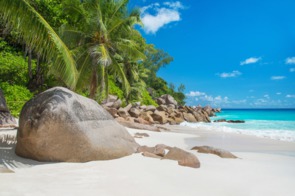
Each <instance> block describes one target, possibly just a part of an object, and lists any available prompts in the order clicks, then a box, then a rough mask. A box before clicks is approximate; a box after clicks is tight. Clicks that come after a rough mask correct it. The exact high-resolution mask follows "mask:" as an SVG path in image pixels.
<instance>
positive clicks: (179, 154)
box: [163, 147, 201, 168]
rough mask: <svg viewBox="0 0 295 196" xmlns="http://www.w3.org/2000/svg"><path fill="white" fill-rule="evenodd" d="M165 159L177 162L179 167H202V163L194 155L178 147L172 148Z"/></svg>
mask: <svg viewBox="0 0 295 196" xmlns="http://www.w3.org/2000/svg"><path fill="white" fill-rule="evenodd" d="M163 159H170V160H176V161H178V164H179V165H181V166H186V167H193V168H199V167H200V165H201V164H200V161H199V160H198V158H197V157H196V156H195V155H194V154H192V153H190V152H186V151H184V150H182V149H180V148H177V147H174V148H171V149H170V150H169V152H168V153H167V154H166V155H165V156H164V158H163Z"/></svg>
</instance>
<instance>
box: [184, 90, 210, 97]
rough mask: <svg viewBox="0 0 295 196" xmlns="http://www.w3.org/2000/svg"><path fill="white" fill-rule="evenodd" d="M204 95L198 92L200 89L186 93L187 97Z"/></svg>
mask: <svg viewBox="0 0 295 196" xmlns="http://www.w3.org/2000/svg"><path fill="white" fill-rule="evenodd" d="M203 95H206V93H203V92H200V91H191V92H190V93H188V94H186V96H188V97H199V96H203Z"/></svg>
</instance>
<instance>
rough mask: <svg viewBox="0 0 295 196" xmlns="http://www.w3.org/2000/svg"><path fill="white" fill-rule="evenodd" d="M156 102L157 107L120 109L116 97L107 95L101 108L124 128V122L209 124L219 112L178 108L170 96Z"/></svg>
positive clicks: (195, 108) (186, 107) (135, 105)
mask: <svg viewBox="0 0 295 196" xmlns="http://www.w3.org/2000/svg"><path fill="white" fill-rule="evenodd" d="M156 101H157V103H158V105H159V106H158V107H155V106H153V105H148V106H146V105H140V103H136V104H134V105H132V104H129V105H127V106H126V107H122V105H121V104H122V101H121V100H120V99H118V97H116V96H114V95H109V97H108V98H107V99H106V100H105V101H104V102H103V103H102V106H103V107H104V108H105V109H106V110H107V111H108V112H109V113H110V114H111V115H112V116H113V117H114V118H117V119H118V121H119V122H123V123H124V122H125V124H124V125H125V126H128V125H127V123H126V121H127V122H130V123H139V124H145V125H152V124H170V125H176V124H180V123H182V122H184V121H187V122H210V117H212V116H215V112H220V109H213V108H211V107H210V106H206V107H204V108H202V107H200V106H199V107H190V106H179V105H178V104H177V101H176V100H175V99H174V98H173V97H172V96H171V95H162V96H161V97H159V98H157V100H156ZM130 123H129V124H130ZM128 127H129V126H128ZM134 128H136V127H134ZM137 128H138V127H137Z"/></svg>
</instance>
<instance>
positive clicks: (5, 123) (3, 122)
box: [0, 89, 17, 128]
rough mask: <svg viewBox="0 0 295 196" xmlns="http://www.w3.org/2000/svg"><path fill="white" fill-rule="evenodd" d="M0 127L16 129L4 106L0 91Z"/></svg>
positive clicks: (14, 122) (14, 121) (0, 91)
mask: <svg viewBox="0 0 295 196" xmlns="http://www.w3.org/2000/svg"><path fill="white" fill-rule="evenodd" d="M1 127H17V122H16V120H15V118H14V117H13V116H12V115H11V114H10V112H9V109H8V107H7V105H6V101H5V98H4V93H3V92H2V90H1V89H0V128H1Z"/></svg>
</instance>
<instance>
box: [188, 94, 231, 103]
mask: <svg viewBox="0 0 295 196" xmlns="http://www.w3.org/2000/svg"><path fill="white" fill-rule="evenodd" d="M186 96H188V97H194V100H195V101H201V102H206V103H207V104H211V105H214V106H216V105H218V104H221V103H229V98H228V97H222V96H220V95H218V96H216V97H214V96H212V95H207V93H204V92H200V91H190V92H189V93H187V94H186Z"/></svg>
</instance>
